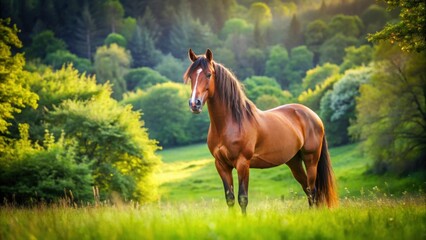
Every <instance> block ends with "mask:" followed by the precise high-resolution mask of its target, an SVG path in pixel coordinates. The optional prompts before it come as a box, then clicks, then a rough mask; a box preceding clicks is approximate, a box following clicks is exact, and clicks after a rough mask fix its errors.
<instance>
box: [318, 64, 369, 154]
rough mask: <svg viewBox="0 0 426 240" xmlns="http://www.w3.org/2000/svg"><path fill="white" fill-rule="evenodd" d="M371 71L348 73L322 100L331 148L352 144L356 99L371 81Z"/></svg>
mask: <svg viewBox="0 0 426 240" xmlns="http://www.w3.org/2000/svg"><path fill="white" fill-rule="evenodd" d="M371 71H372V70H371V68H368V67H361V68H358V69H351V70H348V71H346V72H345V74H344V75H343V77H342V78H341V79H340V80H339V81H338V82H336V83H335V84H334V85H333V90H329V91H328V92H327V93H326V94H325V95H324V97H323V98H322V99H321V103H320V116H321V119H322V120H323V121H324V125H325V128H326V133H327V136H328V138H327V139H328V142H329V144H330V145H331V146H338V145H342V144H347V143H348V142H350V138H349V134H348V127H349V123H350V122H351V121H353V120H354V119H355V105H356V104H355V103H356V102H355V98H356V97H357V96H359V88H360V86H361V85H362V84H364V83H366V82H367V81H368V80H369V78H370V76H371Z"/></svg>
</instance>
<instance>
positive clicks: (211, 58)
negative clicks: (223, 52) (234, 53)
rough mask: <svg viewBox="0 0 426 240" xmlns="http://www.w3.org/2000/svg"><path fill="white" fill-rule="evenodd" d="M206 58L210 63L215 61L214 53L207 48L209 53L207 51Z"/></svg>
mask: <svg viewBox="0 0 426 240" xmlns="http://www.w3.org/2000/svg"><path fill="white" fill-rule="evenodd" d="M206 58H207V60H209V62H211V61H212V60H213V53H212V51H211V50H210V49H208V48H207V51H206Z"/></svg>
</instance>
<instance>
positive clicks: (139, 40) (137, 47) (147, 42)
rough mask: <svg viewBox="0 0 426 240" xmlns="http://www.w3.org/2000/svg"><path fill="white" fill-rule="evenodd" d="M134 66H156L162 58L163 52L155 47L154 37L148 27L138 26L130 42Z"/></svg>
mask: <svg viewBox="0 0 426 240" xmlns="http://www.w3.org/2000/svg"><path fill="white" fill-rule="evenodd" d="M129 49H130V52H131V54H132V58H133V67H151V68H152V67H154V66H155V65H157V64H158V63H159V62H160V60H161V52H160V51H159V50H157V49H156V48H155V44H154V39H153V37H152V36H151V34H150V31H149V30H148V29H147V28H144V27H141V26H140V25H137V26H136V29H135V32H134V34H133V37H132V39H131V41H130V43H129Z"/></svg>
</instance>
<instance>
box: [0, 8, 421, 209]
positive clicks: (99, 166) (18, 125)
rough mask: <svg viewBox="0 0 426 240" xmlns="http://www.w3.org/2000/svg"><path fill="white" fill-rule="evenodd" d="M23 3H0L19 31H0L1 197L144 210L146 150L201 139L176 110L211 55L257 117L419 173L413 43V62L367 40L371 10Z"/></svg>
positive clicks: (417, 69) (374, 16) (380, 166)
mask: <svg viewBox="0 0 426 240" xmlns="http://www.w3.org/2000/svg"><path fill="white" fill-rule="evenodd" d="M24 2H25V1H2V10H1V14H2V16H1V17H11V18H12V22H13V23H16V24H17V25H18V27H19V28H20V29H22V31H21V32H20V33H18V31H17V29H16V28H14V27H12V25H11V24H10V23H8V22H7V21H4V20H2V37H3V36H5V37H3V38H2V39H1V42H2V45H1V47H2V48H4V51H2V59H6V60H5V61H4V67H3V69H5V70H4V73H2V75H1V76H2V78H3V80H2V81H3V82H1V83H0V91H1V92H0V93H1V96H0V97H1V102H0V104H1V106H2V108H1V112H0V114H1V118H0V131H1V132H0V135H1V139H0V140H1V141H0V143H1V147H2V148H1V151H2V152H0V157H1V168H2V169H5V171H2V173H1V174H0V183H1V184H0V193H1V197H2V198H6V199H9V200H10V199H12V198H13V199H14V201H17V198H18V195H14V194H15V193H20V194H19V198H21V200H22V199H28V198H29V197H33V198H34V197H36V198H43V199H54V197H53V196H58V195H59V194H60V193H63V192H64V189H72V190H73V196H74V197H76V198H77V199H83V200H87V199H89V197H90V194H91V192H90V190H91V189H90V188H91V186H99V187H100V189H101V193H103V194H104V195H103V197H104V198H105V197H107V196H108V195H111V194H112V193H113V192H118V193H120V194H121V196H123V197H124V198H126V199H138V200H149V199H154V198H155V186H154V185H152V184H151V183H150V175H151V173H152V171H153V169H154V167H155V165H156V163H158V158H157V157H156V155H155V151H156V149H158V145H160V146H163V147H173V146H179V145H184V144H191V143H197V142H203V141H205V138H206V134H207V129H208V126H209V119H208V115H207V113H206V112H203V113H202V114H201V115H192V114H190V113H189V111H188V108H187V99H188V97H189V95H190V93H189V87H188V86H185V85H183V84H182V75H183V72H184V71H185V69H186V67H187V66H188V65H189V61H188V60H187V50H188V48H193V49H194V50H195V51H196V52H197V53H202V52H205V49H206V48H211V49H212V50H213V53H214V56H215V59H216V61H218V62H221V63H223V64H224V65H225V66H226V67H228V68H230V69H232V70H233V71H234V72H235V74H236V75H237V77H238V78H239V79H240V80H241V81H242V82H243V84H244V86H245V90H246V93H247V95H248V97H249V98H250V99H251V100H252V101H253V102H254V103H255V104H256V105H257V106H258V107H259V108H260V109H269V108H272V107H275V106H277V105H280V104H285V103H289V102H300V103H303V104H305V105H307V106H309V107H310V108H312V109H313V110H314V111H316V112H317V113H318V114H319V115H320V116H321V118H322V119H323V121H324V123H325V126H326V132H327V138H328V141H329V143H330V145H333V146H338V145H342V144H347V143H350V142H353V141H360V140H361V141H362V147H363V151H364V152H365V153H366V154H368V155H369V156H370V157H371V158H373V159H374V161H375V162H374V165H373V167H372V169H373V170H374V171H375V172H377V173H384V172H388V171H393V172H397V173H406V172H410V171H413V170H416V169H418V168H419V166H420V167H424V166H425V163H424V157H425V149H426V146H425V142H426V117H425V112H426V106H425V103H426V101H425V91H426V90H425V89H426V87H425V84H426V81H425V78H426V77H425V72H424V70H423V68H424V66H425V51H424V48H422V47H421V46H422V45H421V44H424V38H423V42H422V38H420V40H418V39H419V38H418V37H417V36H416V37H410V36H411V35H409V37H408V38H411V39H413V41H414V43H416V44H412V45H413V46H420V48H418V49H417V48H416V49H417V50H418V52H416V51H410V52H407V48H406V49H405V51H401V48H402V49H404V47H403V46H397V45H391V44H388V43H386V42H380V43H379V42H378V43H375V44H373V43H371V42H368V41H367V36H368V34H369V33H374V32H376V31H379V30H381V29H383V28H384V27H385V24H386V23H387V22H395V21H397V20H396V19H397V18H398V14H399V11H398V10H393V11H387V10H386V6H385V5H384V6H380V5H376V2H375V1H374V0H362V1H351V0H335V1H331V0H330V1H325V0H323V1H303V0H298V1H296V0H294V1H290V0H289V1H284V0H282V1H279V0H276V1H265V2H257V1H250V0H239V1H235V0H221V1H208V0H204V1H199V0H198V1H191V0H181V1H171V0H170V1H131V0H121V1H118V0H105V1H101V0H99V1H83V0H80V1H77V0H71V1H37V0H36V1H32V4H26V3H25V4H24ZM387 2H389V1H387ZM422 4H423V5H422ZM389 6H393V5H389ZM422 6H423V8H424V3H422V2H416V3H410V4H406V5H401V6H399V7H400V8H402V11H401V13H405V12H404V9H405V8H406V9H409V10H410V11H408V12H409V13H411V14H414V15H415V14H417V15H420V16H421V13H419V12H421V11H422V10H421V9H422ZM401 16H402V17H401ZM404 16H406V15H399V17H400V19H404ZM407 18H408V19H417V18H410V17H409V16H408V17H407ZM416 21H417V22H415V23H416V24H412V23H413V22H411V23H410V24H411V25H410V24H406V25H407V26H414V28H416V29H421V30H419V31H420V33H422V31H424V29H423V28H420V27H418V26H422V25H423V26H424V25H425V24H423V23H424V19H423V20H422V19H421V18H418V19H417V20H416ZM421 21H423V22H421ZM388 27H389V25H387V26H386V27H385V29H387V28H388ZM411 32H413V31H411ZM414 32H416V31H414ZM3 33H4V34H3ZM393 33H395V31H394V32H393ZM18 34H19V37H20V38H21V39H23V43H24V44H23V47H22V48H20V47H21V45H22V44H21V43H20V41H19V39H18V38H17V36H18ZM401 34H402V35H403V34H404V33H401ZM401 34H394V35H392V37H395V36H400V35H401ZM405 34H406V33H405ZM370 38H371V36H370ZM379 38H380V37H379ZM381 39H384V37H383V36H381ZM391 41H398V39H397V38H394V39H391ZM417 43H419V44H420V45H418V44H417ZM423 46H424V45H423ZM21 52H22V53H23V54H21ZM24 57H25V59H26V61H24ZM70 64H72V65H70ZM151 139H155V140H157V141H158V142H156V141H153V140H151ZM49 161H50V163H49ZM65 163H66V164H65ZM31 169H37V170H36V171H31ZM42 169H46V170H45V171H42ZM53 172H54V173H55V174H52V173H53ZM31 173H32V174H31ZM43 174H44V175H43ZM63 179H67V181H64V180H63ZM29 182H35V183H37V184H36V186H32V187H29V184H28V183H29ZM35 192H37V194H36V195H34V193H35ZM66 194H69V193H66Z"/></svg>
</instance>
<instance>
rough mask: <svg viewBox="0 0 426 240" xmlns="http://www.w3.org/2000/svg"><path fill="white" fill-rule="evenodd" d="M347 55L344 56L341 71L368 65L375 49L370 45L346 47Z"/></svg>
mask: <svg viewBox="0 0 426 240" xmlns="http://www.w3.org/2000/svg"><path fill="white" fill-rule="evenodd" d="M345 52H346V55H345V56H344V57H343V63H342V64H341V65H340V71H341V72H344V71H346V70H348V69H350V68H355V67H358V66H362V65H364V66H366V65H368V64H369V63H370V62H371V60H372V58H373V54H372V52H373V49H372V48H371V47H370V46H369V45H362V46H360V47H358V48H357V47H355V46H350V47H348V48H346V49H345Z"/></svg>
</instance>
